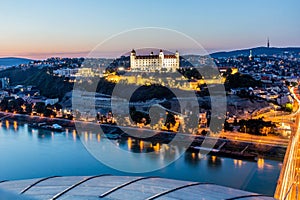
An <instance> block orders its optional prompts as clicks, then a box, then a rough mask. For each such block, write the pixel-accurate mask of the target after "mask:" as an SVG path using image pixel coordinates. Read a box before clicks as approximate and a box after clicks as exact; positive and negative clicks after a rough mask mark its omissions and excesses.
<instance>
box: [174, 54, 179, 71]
mask: <svg viewBox="0 0 300 200" xmlns="http://www.w3.org/2000/svg"><path fill="white" fill-rule="evenodd" d="M175 57H176V65H175V69H173V72H174V71H176V70H177V69H179V62H180V59H179V52H178V51H177V50H176V53H175Z"/></svg>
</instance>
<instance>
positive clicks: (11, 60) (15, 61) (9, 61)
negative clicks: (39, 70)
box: [0, 57, 33, 66]
mask: <svg viewBox="0 0 300 200" xmlns="http://www.w3.org/2000/svg"><path fill="white" fill-rule="evenodd" d="M31 61H33V60H31V59H27V58H15V57H7V58H0V66H17V65H20V64H27V63H29V62H31Z"/></svg>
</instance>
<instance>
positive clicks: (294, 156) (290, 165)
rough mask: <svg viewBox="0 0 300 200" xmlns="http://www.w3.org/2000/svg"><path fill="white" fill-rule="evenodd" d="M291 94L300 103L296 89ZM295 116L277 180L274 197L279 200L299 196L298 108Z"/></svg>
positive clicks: (289, 199)
mask: <svg viewBox="0 0 300 200" xmlns="http://www.w3.org/2000/svg"><path fill="white" fill-rule="evenodd" d="M291 93H292V94H294V95H295V97H296V98H295V99H296V101H297V102H298V105H299V103H300V100H299V99H300V96H299V95H298V94H297V92H296V89H294V88H292V89H291ZM294 115H295V116H296V120H295V125H296V127H297V129H296V131H294V132H293V134H292V136H291V139H290V141H289V145H288V147H287V151H286V154H285V158H284V162H283V166H282V170H281V173H280V177H279V179H278V183H277V187H276V191H275V195H274V197H275V198H276V199H279V200H281V199H282V200H298V199H300V197H299V195H300V193H299V189H300V188H299V181H300V178H299V175H300V149H299V144H300V108H298V110H297V112H296V113H295V114H294Z"/></svg>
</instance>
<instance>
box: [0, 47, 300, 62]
mask: <svg viewBox="0 0 300 200" xmlns="http://www.w3.org/2000/svg"><path fill="white" fill-rule="evenodd" d="M255 48H270V49H272V48H300V46H270V47H266V46H254V47H245V48H239V49H234V48H231V49H224V50H222V49H220V50H216V49H207V50H206V49H205V50H206V51H207V53H208V54H214V53H223V52H232V51H238V50H248V49H255ZM130 51H131V50H129V52H130ZM90 52H91V51H78V52H77V51H73V52H72V51H70V52H54V53H53V52H52V53H46V52H43V53H24V54H23V55H22V54H16V55H3V56H2V55H0V58H23V59H29V60H46V59H48V58H57V57H58V58H95V57H89V56H88V54H89V53H90ZM95 52H96V51H95ZM179 52H180V51H179ZM99 53H102V54H107V55H109V56H106V57H99V58H108V59H109V58H112V59H113V58H118V57H120V56H122V55H117V54H120V52H119V51H107V52H99ZM59 55H65V56H59ZM84 55H85V56H84ZM182 55H198V54H196V53H185V54H182Z"/></svg>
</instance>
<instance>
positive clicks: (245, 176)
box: [0, 121, 282, 196]
mask: <svg viewBox="0 0 300 200" xmlns="http://www.w3.org/2000/svg"><path fill="white" fill-rule="evenodd" d="M84 138H85V139H86V140H93V141H97V142H98V143H99V146H100V147H101V148H105V147H106V146H108V144H111V141H110V140H108V139H107V138H103V137H101V136H100V135H98V134H92V133H86V135H85V136H84ZM137 142H139V143H140V145H139V148H141V151H145V149H147V147H149V146H151V148H153V149H154V150H155V148H158V147H157V145H158V144H149V143H147V142H142V144H141V141H134V140H133V139H131V138H129V139H121V140H120V139H119V140H115V141H114V143H116V144H118V146H119V147H120V148H123V149H126V150H128V151H131V152H133V151H137V149H136V148H134V145H135V144H136V143H137ZM158 154H160V153H159V151H158ZM137 155H139V154H137ZM108 156H109V157H110V158H111V159H114V158H117V160H116V161H115V162H118V163H120V164H122V166H126V167H129V168H130V167H131V165H130V164H128V158H127V157H126V156H124V157H120V156H118V155H117V154H116V153H115V152H114V151H111V152H110V153H109V155H108ZM158 156H160V158H161V155H158ZM0 158H1V164H0V181H1V180H16V179H27V178H37V177H46V176H53V175H63V176H70V175H96V174H104V173H108V174H114V175H135V176H160V177H163V178H173V179H179V180H189V181H198V182H210V183H216V184H218V185H224V186H228V187H233V188H238V189H242V190H246V191H251V192H257V193H261V194H266V195H271V196H272V195H273V193H274V191H275V187H276V181H277V179H278V177H279V173H280V169H281V166H282V163H281V162H279V161H273V160H266V159H259V160H258V161H257V162H253V161H243V160H237V159H231V158H223V157H216V156H209V155H208V156H201V155H200V154H196V153H189V152H187V153H184V154H183V155H182V156H180V157H179V159H177V160H175V161H174V162H171V163H170V164H169V165H168V166H166V167H163V168H161V169H158V170H155V171H150V172H146V173H138V174H137V173H128V172H122V171H118V170H116V169H113V168H111V167H108V166H106V165H105V164H103V163H102V162H100V161H99V160H97V159H96V158H95V157H93V156H92V155H91V153H90V151H88V150H87V148H86V146H85V145H84V142H83V140H81V139H80V137H79V136H78V135H77V134H76V132H75V131H68V130H67V131H66V132H63V133H54V132H51V131H47V130H37V129H32V128H29V127H28V125H27V124H18V122H16V121H14V122H9V121H3V122H1V123H0ZM134 159H135V161H136V162H137V164H138V162H140V163H143V164H147V165H150V166H151V165H152V164H153V163H154V162H157V160H156V158H153V157H151V158H148V157H140V156H134ZM129 171H130V170H129Z"/></svg>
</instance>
